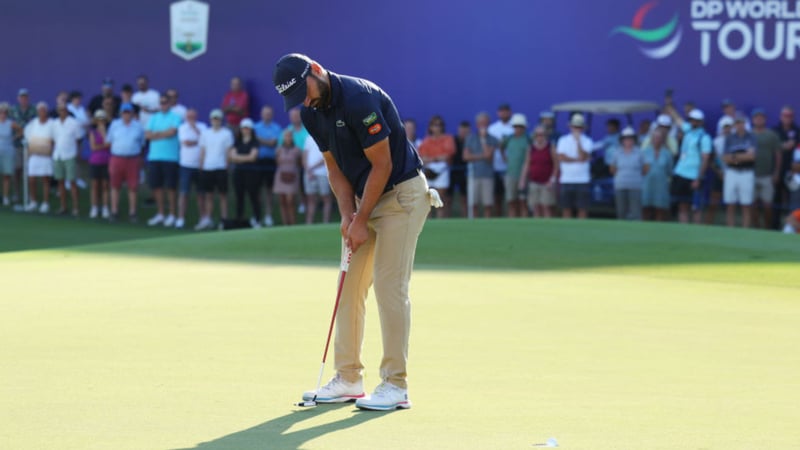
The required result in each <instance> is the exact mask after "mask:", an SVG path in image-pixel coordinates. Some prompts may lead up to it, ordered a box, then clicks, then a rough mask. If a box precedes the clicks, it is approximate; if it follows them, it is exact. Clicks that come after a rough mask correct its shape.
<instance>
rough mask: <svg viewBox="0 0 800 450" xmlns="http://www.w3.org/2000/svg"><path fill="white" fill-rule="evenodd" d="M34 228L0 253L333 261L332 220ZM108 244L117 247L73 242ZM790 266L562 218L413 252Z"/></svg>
mask: <svg viewBox="0 0 800 450" xmlns="http://www.w3.org/2000/svg"><path fill="white" fill-rule="evenodd" d="M2 218H3V219H5V218H6V217H2ZM39 222H42V223H48V224H49V227H50V228H40V229H38V230H36V231H35V232H31V231H30V227H32V226H33V225H30V224H28V223H22V224H19V226H26V227H28V228H26V229H25V230H21V231H20V230H18V229H13V231H12V233H10V235H12V236H15V238H14V239H11V240H9V241H14V242H8V243H5V244H0V251H2V250H3V247H6V248H8V247H11V248H14V247H16V246H22V245H23V244H25V243H19V242H18V241H25V240H26V239H23V238H20V237H19V235H20V234H22V235H23V236H27V237H28V239H27V241H29V242H27V244H31V245H34V244H35V245H36V248H44V247H48V248H54V247H56V248H58V247H63V246H67V245H69V244H72V245H70V246H69V247H68V249H69V251H70V252H82V253H92V254H109V255H112V254H113V255H123V256H146V257H164V258H177V259H191V260H207V261H219V262H225V261H227V262H244V263H251V264H299V265H321V266H328V267H330V266H334V267H335V265H336V264H337V261H338V258H339V245H340V239H339V229H338V224H328V225H310V226H306V225H299V226H293V227H274V228H269V229H260V230H239V231H226V232H203V233H185V232H184V233H180V232H176V231H174V230H154V229H149V228H147V227H130V226H126V227H116V226H109V225H108V224H100V225H95V224H85V223H84V222H86V221H78V222H77V223H78V225H75V224H72V223H70V221H61V220H55V219H52V220H44V221H37V224H38V223H39ZM6 229H7V230H8V229H9V228H6ZM165 235H167V237H164V236H165ZM145 237H146V238H147V239H142V238H145ZM119 239H125V240H122V241H120V240H119ZM114 240H117V242H104V243H97V244H90V245H80V244H85V243H87V242H98V241H101V242H102V241H114ZM4 241H5V240H4ZM48 244H49V245H48ZM73 245H75V246H73ZM788 262H800V239H797V237H796V236H789V235H784V234H781V233H777V232H768V231H758V230H744V229H731V228H725V227H716V226H713V227H712V226H696V225H691V226H689V225H681V224H675V223H642V222H638V223H635V222H620V221H613V220H586V221H567V220H560V219H551V220H534V219H490V220H474V221H469V220H463V219H449V220H429V221H428V223H427V224H426V225H425V230H424V231H423V233H422V235H421V236H420V243H419V245H418V248H417V256H416V263H417V266H418V267H425V268H429V269H437V268H446V269H466V270H470V269H493V270H568V269H581V268H595V267H618V266H663V265H671V264H704V263H711V264H716V263H726V264H750V263H788Z"/></svg>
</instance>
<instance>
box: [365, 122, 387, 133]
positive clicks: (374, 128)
mask: <svg viewBox="0 0 800 450" xmlns="http://www.w3.org/2000/svg"><path fill="white" fill-rule="evenodd" d="M382 129H383V127H382V126H381V124H379V123H376V124H375V125H373V126H371V127H369V129H367V131H368V132H369V134H372V135H375V134H378V133H380V132H381V130H382Z"/></svg>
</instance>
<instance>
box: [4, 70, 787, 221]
mask: <svg viewBox="0 0 800 450" xmlns="http://www.w3.org/2000/svg"><path fill="white" fill-rule="evenodd" d="M29 96H30V94H29V92H28V91H27V90H26V89H20V90H19V92H18V96H17V103H16V104H15V105H13V106H11V105H9V104H8V103H0V177H2V204H3V206H10V205H11V204H12V203H19V202H21V201H22V195H21V192H22V183H23V177H22V173H23V170H22V169H23V167H24V168H25V171H26V173H27V183H28V185H27V189H28V200H27V203H26V204H24V205H22V207H23V208H24V210H25V211H29V212H38V213H41V214H47V213H50V212H51V200H50V193H51V190H53V189H55V192H56V193H57V196H58V199H57V204H58V207H57V209H56V210H55V211H53V212H55V213H57V214H62V215H73V216H78V215H79V214H80V211H81V210H80V204H79V203H80V198H81V196H80V195H79V188H82V187H88V189H89V193H90V195H89V199H90V200H89V201H90V205H89V208H88V211H89V212H88V215H89V217H90V218H93V219H100V218H102V219H107V220H109V221H112V222H114V221H119V220H123V219H127V220H129V221H131V222H138V221H139V217H138V205H139V204H140V202H142V201H143V200H141V199H139V195H138V194H139V192H140V184H141V183H144V182H146V183H147V185H148V187H149V191H148V192H149V193H150V194H151V195H152V199H147V200H145V201H152V202H153V204H154V205H155V209H156V212H155V215H153V216H152V217H149V218H148V219H147V220H146V223H147V225H149V226H166V227H175V228H184V227H187V223H186V218H187V210H189V209H190V208H196V216H197V217H198V221H197V223H196V224H195V225H194V229H195V230H206V229H213V228H217V227H220V226H225V227H227V226H251V227H261V226H272V225H273V224H274V223H275V220H274V219H273V211H272V210H273V205H277V206H278V211H277V213H278V215H279V217H280V223H281V224H284V225H292V224H295V223H297V221H298V219H297V214H298V213H300V214H303V213H305V221H306V223H312V222H313V221H314V220H316V219H317V217H318V216H319V220H321V221H322V222H328V221H329V220H330V219H331V206H332V198H331V190H330V186H329V185H328V182H327V172H326V169H325V164H324V162H323V157H322V154H321V152H320V149H319V148H318V147H317V145H316V143H315V142H314V140H313V139H309V136H308V133H307V131H306V130H305V128H304V127H303V124H302V121H301V119H300V111H299V110H298V109H294V110H291V111H289V122H290V123H289V124H288V126H286V127H283V126H281V125H279V124H278V123H276V122H275V119H274V111H273V109H272V107H271V106H269V105H264V106H263V107H262V108H261V109H260V117H258V118H257V120H254V119H253V118H250V117H248V116H249V111H250V110H251V106H253V105H251V104H250V97H249V95H248V93H247V92H246V90H245V89H244V87H243V83H242V81H241V80H240V79H239V78H236V77H235V78H233V79H232V80H231V83H230V89H229V90H228V92H227V93H225V94H224V96H223V97H222V100H221V103H220V105H219V108H216V109H213V110H212V111H210V112H209V114H208V116H207V117H208V120H207V123H206V121H204V120H203V119H204V118H205V117H206V116H205V115H202V116H201V114H200V113H199V112H198V111H197V110H196V109H194V108H192V107H191V106H189V107H187V106H185V105H183V104H182V103H181V102H180V101H179V96H178V91H177V90H176V89H167V90H165V91H164V92H163V93H160V92H158V91H156V90H154V89H152V88H151V87H150V85H149V81H148V78H147V76H144V75H141V76H139V77H138V78H137V80H136V89H134V88H133V87H132V86H131V85H127V84H126V85H124V86H122V88H121V89H120V91H119V93H117V92H116V91H115V88H114V82H113V80H111V79H105V80H103V82H102V86H101V91H100V93H98V94H97V95H95V96H93V97H92V98H91V99H89V102H88V104H87V105H86V106H84V102H83V100H84V98H83V96H82V95H81V93H80V92H76V91H73V92H71V93H70V92H61V93H59V95H58V96H57V98H56V100H55V103H54V105H53V107H52V108H50V105H48V104H47V103H46V102H38V103H36V104H33V103H32V102H31V101H30V98H29ZM721 108H722V116H721V118H720V119H719V121H718V122H717V124H716V126H712V124H709V123H707V121H706V114H705V113H704V112H703V111H701V110H699V109H697V108H695V107H694V105H692V104H691V103H689V104H686V105H684V107H683V108H681V110H680V111H679V109H678V108H677V107H676V106H675V105H674V104H673V102H672V99H671V96H670V97H667V98H666V99H665V102H664V105H663V108H662V110H661V112H660V114H658V115H657V117H655V120H652V121H651V120H642V121H641V122H640V123H638V124H634V123H629V124H627V126H625V127H623V126H622V124H621V122H620V121H619V120H617V119H609V120H608V121H607V122H606V135H605V136H603V137H602V138H600V139H592V138H591V137H590V136H589V135H588V134H587V133H586V128H587V121H586V118H585V117H584V116H583V115H582V114H581V113H580V112H575V113H572V114H571V115H570V117H569V118H568V122H567V126H568V128H567V130H565V132H563V133H562V132H561V130H558V129H557V127H556V116H555V114H554V113H552V112H550V111H544V112H541V113H540V114H539V115H538V117H537V120H536V123H529V121H528V118H527V117H526V116H525V115H523V114H520V113H513V112H512V109H511V106H510V105H508V104H502V105H500V106H499V107H498V109H497V111H496V118H495V119H494V120H493V118H492V117H491V115H490V114H489V113H487V112H480V113H478V114H477V115H475V117H474V123H471V122H470V121H468V120H463V121H461V122H460V123H459V124H458V126H457V130H456V133H455V134H449V133H448V132H447V127H446V125H445V121H444V119H443V118H442V117H441V116H439V115H435V116H433V117H431V118H430V120H428V122H427V127H426V128H425V129H424V130H422V133H420V132H419V131H418V129H417V122H416V121H415V120H413V119H410V118H407V119H406V120H405V121H404V125H405V131H406V134H407V137H408V139H409V141H411V142H412V143H414V145H415V146H416V147H417V148H418V149H419V153H420V157H421V158H422V160H423V163H424V167H423V170H424V173H425V175H426V177H427V178H428V182H429V184H430V186H431V187H432V188H435V189H436V190H437V191H438V192H439V194H440V195H441V196H442V197H443V198H444V199H445V204H446V207H445V208H442V209H439V210H437V211H436V213H435V214H436V216H437V217H438V218H444V217H453V216H458V215H462V216H463V215H469V216H474V217H501V216H508V217H554V216H560V217H563V218H572V217H577V218H586V217H587V216H588V215H589V212H590V210H591V209H593V208H594V207H596V206H597V205H596V201H595V200H597V199H596V198H594V197H596V196H595V195H593V193H594V192H596V190H597V189H599V187H600V186H602V185H608V186H612V187H613V191H612V192H613V206H614V210H615V213H616V216H617V217H618V218H619V219H623V220H658V221H665V220H670V219H672V218H674V219H676V220H678V221H680V222H684V223H691V222H694V223H705V224H713V223H716V221H717V219H716V217H717V213H718V212H723V211H724V222H725V223H726V224H727V225H728V226H737V225H740V226H743V227H761V228H772V229H782V228H783V229H784V230H790V228H791V227H790V224H792V223H795V222H796V220H797V217H798V216H797V215H792V214H791V212H792V211H795V210H798V209H800V128H798V126H797V124H796V122H795V117H794V110H793V109H792V108H791V107H789V106H786V107H784V108H782V109H781V111H780V113H779V117H778V120H777V121H773V123H771V124H770V121H769V117H768V113H767V111H765V110H763V109H760V108H756V109H753V110H752V111H749V112H747V113H745V112H743V111H740V110H738V109H737V108H736V105H735V104H734V103H733V102H732V101H730V100H725V101H723V102H722V106H721ZM770 125H772V126H770ZM634 126H635V128H634ZM23 149H25V150H26V151H25V152H23ZM23 155H27V160H24V156H23ZM85 180H88V183H86V181H85ZM604 183H605V184H604ZM229 188H231V189H232V190H233V196H232V197H233V199H234V203H235V204H234V206H233V208H230V209H232V210H233V211H234V214H233V217H230V215H229V205H228V195H229V194H228V191H229ZM123 191H124V192H125V194H126V195H127V207H128V211H127V212H126V215H124V216H123V211H120V209H121V205H122V203H121V201H120V199H121V195H122V193H123ZM793 221H794V222H793Z"/></svg>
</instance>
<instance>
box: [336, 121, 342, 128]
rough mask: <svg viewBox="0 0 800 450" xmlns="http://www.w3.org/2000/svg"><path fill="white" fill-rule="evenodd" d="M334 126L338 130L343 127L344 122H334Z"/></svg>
mask: <svg viewBox="0 0 800 450" xmlns="http://www.w3.org/2000/svg"><path fill="white" fill-rule="evenodd" d="M336 126H337V127H339V128H342V127H344V120H337V121H336Z"/></svg>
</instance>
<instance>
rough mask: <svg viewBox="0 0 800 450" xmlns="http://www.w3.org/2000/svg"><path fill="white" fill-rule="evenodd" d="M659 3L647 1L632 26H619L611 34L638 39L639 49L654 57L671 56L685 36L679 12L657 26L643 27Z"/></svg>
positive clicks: (654, 0) (634, 18)
mask: <svg viewBox="0 0 800 450" xmlns="http://www.w3.org/2000/svg"><path fill="white" fill-rule="evenodd" d="M656 5H658V1H657V0H653V1H651V2H649V3H645V4H644V5H643V6H642V7H641V8H639V10H638V11H636V14H634V15H633V21H632V23H631V26H618V27H616V28H614V29H613V30H611V36H614V35H616V34H625V35H628V36H630V37H631V38H633V39H634V40H636V41H638V42H639V43H640V44H642V45H640V46H639V50H640V51H641V52H642V53H644V55H645V56H647V57H648V58H652V59H664V58H666V57H668V56H670V55H671V54H672V53H673V52H675V50H676V49H677V48H678V45H680V43H681V37H682V36H683V27H681V26H680V24H679V22H678V14H677V13H675V15H674V16H672V19H671V20H670V21H669V22H667V23H665V24H664V25H662V26H660V27H657V28H650V29H643V28H642V25H643V23H644V19H645V17H647V13H649V12H650V10H652V9H653V8H655V7H656Z"/></svg>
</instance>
